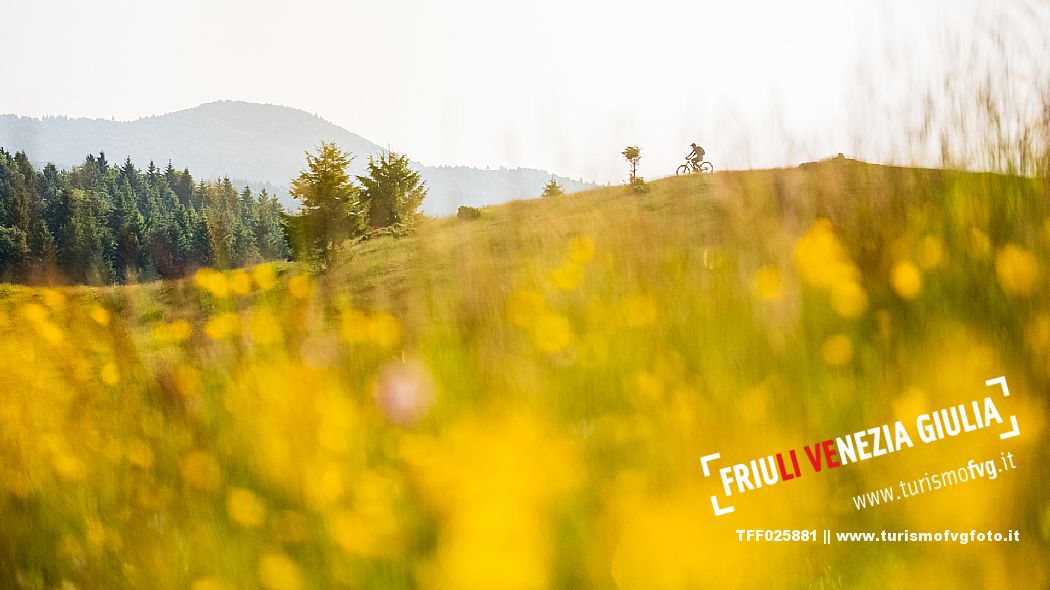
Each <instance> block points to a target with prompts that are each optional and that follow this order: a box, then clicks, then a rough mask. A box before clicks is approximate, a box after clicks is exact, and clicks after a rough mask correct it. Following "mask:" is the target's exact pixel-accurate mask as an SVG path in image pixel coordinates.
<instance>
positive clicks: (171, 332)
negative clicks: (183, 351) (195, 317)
mask: <svg viewBox="0 0 1050 590" xmlns="http://www.w3.org/2000/svg"><path fill="white" fill-rule="evenodd" d="M192 335H193V327H192V326H190V323H189V322H187V321H186V320H175V321H173V322H170V323H160V324H157V325H156V326H154V328H153V338H154V340H156V341H158V342H161V343H165V344H166V343H178V342H184V341H186V340H187V339H189V337H190V336H192Z"/></svg>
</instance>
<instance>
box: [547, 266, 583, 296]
mask: <svg viewBox="0 0 1050 590" xmlns="http://www.w3.org/2000/svg"><path fill="white" fill-rule="evenodd" d="M548 276H549V277H550V280H551V282H552V283H554V286H555V287H557V288H559V289H561V290H562V291H572V290H574V289H576V288H577V287H579V286H580V283H582V282H583V267H582V266H580V265H579V264H577V263H575V262H572V261H566V262H564V263H562V264H561V266H558V267H556V268H553V269H551V271H550V273H549V274H548Z"/></svg>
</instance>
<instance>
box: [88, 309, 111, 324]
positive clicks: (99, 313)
mask: <svg viewBox="0 0 1050 590" xmlns="http://www.w3.org/2000/svg"><path fill="white" fill-rule="evenodd" d="M88 317H90V318H91V320H92V321H94V322H95V323H96V324H98V325H100V326H108V325H109V320H110V314H109V310H107V309H106V308H104V307H102V306H101V305H92V306H91V307H90V308H89V309H88Z"/></svg>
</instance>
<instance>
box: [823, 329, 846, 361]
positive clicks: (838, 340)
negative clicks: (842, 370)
mask: <svg viewBox="0 0 1050 590" xmlns="http://www.w3.org/2000/svg"><path fill="white" fill-rule="evenodd" d="M822 353H823V356H824V362H826V363H827V364H829V365H831V366H832V367H841V366H842V365H845V364H846V363H848V362H850V361H851V360H853V341H852V340H850V338H849V336H846V335H845V334H835V335H833V336H830V337H828V339H827V340H825V341H824V347H823V349H822Z"/></svg>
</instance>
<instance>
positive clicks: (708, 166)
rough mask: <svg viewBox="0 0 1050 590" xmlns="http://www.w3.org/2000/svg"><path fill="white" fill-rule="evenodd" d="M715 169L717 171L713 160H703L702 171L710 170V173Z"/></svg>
mask: <svg viewBox="0 0 1050 590" xmlns="http://www.w3.org/2000/svg"><path fill="white" fill-rule="evenodd" d="M714 171H715V165H714V164H712V163H711V162H702V163H701V164H700V172H708V173H710V172H714Z"/></svg>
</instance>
